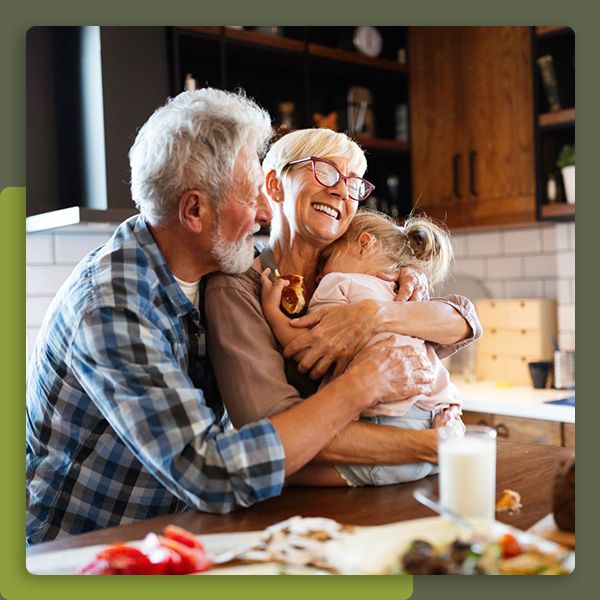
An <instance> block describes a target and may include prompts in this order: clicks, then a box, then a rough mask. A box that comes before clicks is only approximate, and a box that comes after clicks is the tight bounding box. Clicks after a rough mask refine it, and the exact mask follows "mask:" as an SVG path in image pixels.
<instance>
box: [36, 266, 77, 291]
mask: <svg viewBox="0 0 600 600" xmlns="http://www.w3.org/2000/svg"><path fill="white" fill-rule="evenodd" d="M71 271H73V267H71V266H58V265H49V266H47V267H27V270H26V277H25V279H26V285H27V295H28V296H30V295H34V294H37V295H40V296H43V295H49V294H55V293H56V292H57V291H58V288H60V286H61V285H62V284H63V282H64V281H65V279H67V277H68V276H69V275H70V274H71Z"/></svg>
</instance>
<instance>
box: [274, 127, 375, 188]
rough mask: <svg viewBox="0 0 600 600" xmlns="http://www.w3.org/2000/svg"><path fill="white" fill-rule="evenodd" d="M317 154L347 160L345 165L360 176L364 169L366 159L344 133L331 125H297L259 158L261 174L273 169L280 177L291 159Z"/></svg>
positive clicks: (359, 148) (358, 147) (320, 156)
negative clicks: (310, 127) (261, 161)
mask: <svg viewBox="0 0 600 600" xmlns="http://www.w3.org/2000/svg"><path fill="white" fill-rule="evenodd" d="M309 156H318V157H319V158H341V159H345V160H347V161H348V168H349V170H350V171H353V172H354V173H356V174H357V175H358V176H360V177H362V176H363V175H364V173H365V171H366V170H367V159H366V158H365V154H364V152H363V151H362V149H361V147H360V146H359V145H358V144H357V143H356V142H355V141H354V140H352V139H350V138H349V137H348V136H347V135H346V134H345V133H338V132H337V131H332V130H331V129H325V128H321V129H314V128H313V129H298V130H297V131H292V132H291V133H288V134H287V135H285V136H283V137H282V138H280V139H279V140H277V141H276V142H275V143H274V144H273V145H272V146H271V147H270V148H269V151H268V152H267V155H266V156H265V159H264V160H263V171H264V172H265V175H266V174H267V173H269V172H270V171H275V173H276V174H277V177H281V173H282V171H283V168H284V167H285V166H286V165H287V164H288V163H289V162H291V161H292V160H298V159H300V158H306V157H309Z"/></svg>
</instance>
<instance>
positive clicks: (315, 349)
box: [284, 296, 481, 379]
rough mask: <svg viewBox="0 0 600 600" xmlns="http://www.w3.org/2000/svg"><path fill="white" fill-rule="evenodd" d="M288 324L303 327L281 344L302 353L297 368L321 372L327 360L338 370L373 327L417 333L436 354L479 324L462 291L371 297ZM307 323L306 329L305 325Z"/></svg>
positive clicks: (449, 350) (460, 342)
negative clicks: (427, 296) (419, 298)
mask: <svg viewBox="0 0 600 600" xmlns="http://www.w3.org/2000/svg"><path fill="white" fill-rule="evenodd" d="M291 325H292V326H293V327H297V328H305V329H304V331H303V333H302V335H300V336H298V337H297V338H296V339H294V340H293V341H292V342H291V343H290V344H288V345H287V346H286V348H285V351H284V355H285V356H286V357H287V358H294V357H298V355H299V354H300V353H301V352H304V354H303V355H302V356H301V357H298V358H300V362H299V363H298V370H299V371H300V372H301V373H307V372H309V371H310V376H311V377H312V378H314V379H318V378H320V377H322V376H323V375H324V374H325V373H326V372H327V371H328V369H329V368H330V367H331V365H332V364H333V363H335V364H336V369H335V373H341V372H343V371H344V370H345V368H346V367H347V366H348V364H349V363H350V361H351V360H352V358H353V357H354V356H355V355H356V354H357V353H358V352H359V351H360V350H361V349H362V348H363V347H364V346H365V344H366V343H367V341H368V340H369V339H370V338H371V337H372V336H373V335H375V334H376V333H380V332H390V333H399V334H403V335H409V336H411V337H416V338H420V339H423V340H426V341H429V342H432V343H433V344H434V347H435V349H436V352H437V354H438V356H440V358H443V357H444V356H449V355H450V354H453V353H454V352H456V350H458V349H460V348H461V347H463V346H465V345H467V344H469V343H471V342H472V341H474V340H475V339H477V338H478V337H479V336H480V335H481V324H480V323H479V319H478V318H477V314H476V313H475V308H474V307H473V304H472V303H471V301H470V300H468V299H467V298H464V297H462V296H448V297H445V298H436V299H433V300H429V301H427V302H377V301H375V300H364V301H363V302H360V303H357V304H350V305H348V306H340V307H334V308H328V309H323V310H321V311H319V312H316V313H314V314H310V315H307V316H305V317H302V318H300V319H295V320H294V321H293V322H292V324H291ZM306 328H309V329H306Z"/></svg>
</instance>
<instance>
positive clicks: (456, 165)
mask: <svg viewBox="0 0 600 600" xmlns="http://www.w3.org/2000/svg"><path fill="white" fill-rule="evenodd" d="M459 169H460V154H455V155H454V156H453V157H452V184H453V186H454V196H455V197H456V198H462V194H461V193H460V186H459V184H458V178H459Z"/></svg>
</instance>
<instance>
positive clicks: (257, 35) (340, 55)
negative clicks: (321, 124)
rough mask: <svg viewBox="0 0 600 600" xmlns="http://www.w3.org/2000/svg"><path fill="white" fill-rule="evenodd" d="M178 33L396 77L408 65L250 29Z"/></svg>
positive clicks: (200, 28) (197, 29)
mask: <svg viewBox="0 0 600 600" xmlns="http://www.w3.org/2000/svg"><path fill="white" fill-rule="evenodd" d="M176 29H179V30H184V31H192V32H196V33H201V34H204V35H205V36H207V37H213V38H217V37H220V36H221V35H223V36H224V37H225V39H226V40H228V41H231V42H241V43H247V44H252V45H255V46H262V47H263V48H273V49H279V50H287V51H289V52H296V53H298V54H301V53H303V52H307V53H308V55H309V56H314V57H316V58H324V59H328V60H332V61H335V62H342V63H350V64H354V65H360V66H363V67H372V68H375V69H381V70H384V71H389V72H395V73H406V70H407V69H406V65H405V64H402V63H399V62H395V61H393V60H389V59H387V58H372V57H370V56H364V55H363V54H359V53H358V52H350V51H348V50H340V49H339V48H331V47H329V46H322V45H321V44H307V45H306V44H304V42H301V41H299V40H295V39H291V38H287V37H284V36H281V35H270V34H268V33H261V32H260V31H251V30H248V29H234V28H231V27H224V28H222V27H210V26H181V27H177V28H176Z"/></svg>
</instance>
